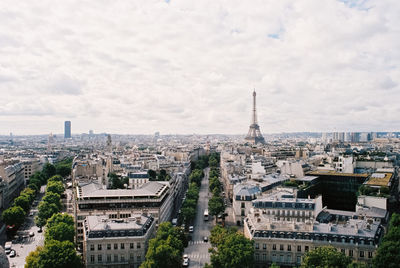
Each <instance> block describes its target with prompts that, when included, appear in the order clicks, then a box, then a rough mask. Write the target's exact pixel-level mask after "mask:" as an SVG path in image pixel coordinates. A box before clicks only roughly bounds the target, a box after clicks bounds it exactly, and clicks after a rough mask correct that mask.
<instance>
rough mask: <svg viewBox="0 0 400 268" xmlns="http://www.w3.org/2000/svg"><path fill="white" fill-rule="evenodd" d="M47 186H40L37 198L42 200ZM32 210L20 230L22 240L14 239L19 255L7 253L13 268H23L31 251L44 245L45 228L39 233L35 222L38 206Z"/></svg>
mask: <svg viewBox="0 0 400 268" xmlns="http://www.w3.org/2000/svg"><path fill="white" fill-rule="evenodd" d="M45 190H46V186H42V187H41V188H40V194H39V198H37V199H36V200H38V201H40V200H42V197H43V195H44V192H45ZM30 212H33V214H34V215H33V216H27V217H26V221H25V223H24V224H23V226H21V228H20V229H19V230H18V232H17V235H18V236H19V237H21V238H20V241H16V240H14V241H13V245H12V249H14V250H15V252H16V253H17V255H16V256H15V257H13V258H11V257H10V255H7V257H8V259H9V261H10V267H12V268H14V267H15V268H23V267H24V265H25V258H26V257H27V256H28V255H29V253H30V252H31V251H34V250H35V249H36V247H37V246H42V245H43V244H44V230H43V232H42V233H38V229H39V228H38V227H37V226H36V224H35V217H36V215H37V213H38V206H37V205H36V206H32V208H31V210H30ZM30 232H33V233H34V236H33V237H30V236H29V233H30Z"/></svg>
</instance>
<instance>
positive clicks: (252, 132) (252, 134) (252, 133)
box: [245, 90, 265, 144]
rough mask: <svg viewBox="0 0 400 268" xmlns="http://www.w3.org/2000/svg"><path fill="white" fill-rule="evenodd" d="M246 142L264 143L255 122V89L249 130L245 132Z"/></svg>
mask: <svg viewBox="0 0 400 268" xmlns="http://www.w3.org/2000/svg"><path fill="white" fill-rule="evenodd" d="M245 140H246V141H247V142H250V143H252V144H257V143H261V144H264V143H265V140H264V137H263V135H262V134H261V131H260V126H259V125H258V123H257V111H256V91H255V90H254V92H253V114H252V120H251V125H250V128H249V132H248V133H247V136H246V139H245Z"/></svg>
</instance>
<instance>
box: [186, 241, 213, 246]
mask: <svg viewBox="0 0 400 268" xmlns="http://www.w3.org/2000/svg"><path fill="white" fill-rule="evenodd" d="M206 243H208V242H204V241H203V240H197V241H189V246H191V245H198V244H206Z"/></svg>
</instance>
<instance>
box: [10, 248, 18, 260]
mask: <svg viewBox="0 0 400 268" xmlns="http://www.w3.org/2000/svg"><path fill="white" fill-rule="evenodd" d="M16 255H17V253H16V252H15V250H13V249H12V250H11V253H10V258H14V257H15V256H16Z"/></svg>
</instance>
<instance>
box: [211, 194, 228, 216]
mask: <svg viewBox="0 0 400 268" xmlns="http://www.w3.org/2000/svg"><path fill="white" fill-rule="evenodd" d="M208 211H209V212H210V214H211V215H214V216H217V215H219V214H221V213H222V212H224V211H225V205H224V200H223V199H222V197H221V196H219V195H214V196H213V197H211V199H210V200H209V201H208Z"/></svg>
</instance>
